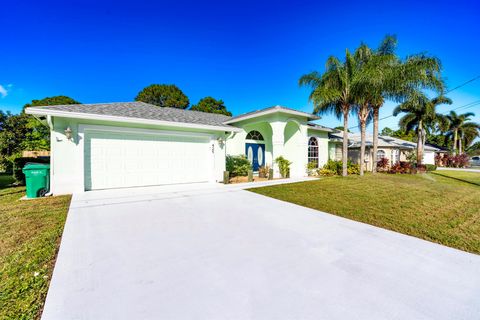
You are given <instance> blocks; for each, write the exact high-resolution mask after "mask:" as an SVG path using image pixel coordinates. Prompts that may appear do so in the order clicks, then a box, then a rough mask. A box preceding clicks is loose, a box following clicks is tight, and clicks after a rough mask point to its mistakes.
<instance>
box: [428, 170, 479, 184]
mask: <svg viewBox="0 0 480 320" xmlns="http://www.w3.org/2000/svg"><path fill="white" fill-rule="evenodd" d="M431 173H432V174H435V175H437V176H441V177H444V178H448V179H453V180H456V181H460V182H464V183H468V184H473V185H474V186H478V187H480V183H477V182H473V181H468V180H464V179H460V178H457V177H452V176H449V175H445V174H441V173H438V172H431Z"/></svg>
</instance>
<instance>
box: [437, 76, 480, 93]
mask: <svg viewBox="0 0 480 320" xmlns="http://www.w3.org/2000/svg"><path fill="white" fill-rule="evenodd" d="M477 79H480V75H478V76H476V77H474V78H472V79H470V80H468V81H465V82H464V83H462V84H461V85H458V86H456V87H455V88H453V89H450V90H448V91H446V92H445V93H449V92H452V91H453V90H457V89H458V88H461V87H463V86H465V85H467V84H469V83H470V82H473V81H475V80H477Z"/></svg>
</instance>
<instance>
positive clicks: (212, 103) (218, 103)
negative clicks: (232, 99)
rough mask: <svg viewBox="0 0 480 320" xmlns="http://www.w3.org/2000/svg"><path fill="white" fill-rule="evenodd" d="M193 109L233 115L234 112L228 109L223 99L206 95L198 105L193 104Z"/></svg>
mask: <svg viewBox="0 0 480 320" xmlns="http://www.w3.org/2000/svg"><path fill="white" fill-rule="evenodd" d="M191 110H194V111H202V112H208V113H217V114H224V115H226V116H231V115H232V113H231V112H229V111H228V110H227V107H225V103H224V102H223V100H221V99H220V100H217V99H215V98H212V97H205V98H203V99H201V100H200V101H199V102H198V103H197V104H196V105H193V106H192V108H191Z"/></svg>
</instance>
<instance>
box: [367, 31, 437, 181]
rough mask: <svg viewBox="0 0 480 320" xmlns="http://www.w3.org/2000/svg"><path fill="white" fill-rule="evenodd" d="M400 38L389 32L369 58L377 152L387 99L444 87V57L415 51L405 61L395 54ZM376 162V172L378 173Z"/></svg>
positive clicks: (375, 152) (400, 97)
mask: <svg viewBox="0 0 480 320" xmlns="http://www.w3.org/2000/svg"><path fill="white" fill-rule="evenodd" d="M396 47H397V38H396V36H393V35H386V36H385V38H384V39H383V40H382V42H381V43H380V45H379V46H378V48H377V49H376V50H375V51H373V55H372V57H371V59H370V62H369V68H368V69H369V71H368V74H369V77H368V78H369V79H370V81H369V84H368V85H369V89H368V91H369V95H370V106H371V108H372V118H373V154H374V155H376V154H377V149H378V123H379V116H380V108H381V107H382V106H383V104H384V103H385V100H387V99H389V100H393V101H395V102H402V101H404V100H405V99H406V97H407V96H408V95H409V94H411V93H413V92H414V91H415V90H419V89H421V88H426V89H433V90H436V91H442V90H443V81H442V80H441V78H440V74H439V72H440V69H441V65H440V61H439V60H438V59H436V58H434V57H427V56H425V55H423V54H419V55H413V56H410V57H408V58H407V59H405V61H401V60H400V59H399V58H398V57H397V55H396V54H395V50H396ZM376 169H377V168H376V166H375V165H374V166H373V169H372V171H373V173H376Z"/></svg>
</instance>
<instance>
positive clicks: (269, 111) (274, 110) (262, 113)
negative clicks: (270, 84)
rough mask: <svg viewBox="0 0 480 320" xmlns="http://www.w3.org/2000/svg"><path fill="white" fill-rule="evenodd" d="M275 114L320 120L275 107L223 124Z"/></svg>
mask: <svg viewBox="0 0 480 320" xmlns="http://www.w3.org/2000/svg"><path fill="white" fill-rule="evenodd" d="M277 112H281V113H286V114H292V115H295V116H300V117H305V118H308V119H313V120H318V119H320V117H318V116H316V115H314V114H310V113H306V112H303V111H296V110H290V109H285V108H282V107H279V106H276V107H274V108H271V109H267V110H263V111H258V112H255V113H251V114H246V115H244V116H242V115H240V116H238V117H235V118H233V119H230V120H227V121H225V122H224V124H230V123H235V122H239V121H243V120H248V119H252V118H256V117H261V116H265V115H268V114H272V113H277Z"/></svg>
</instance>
